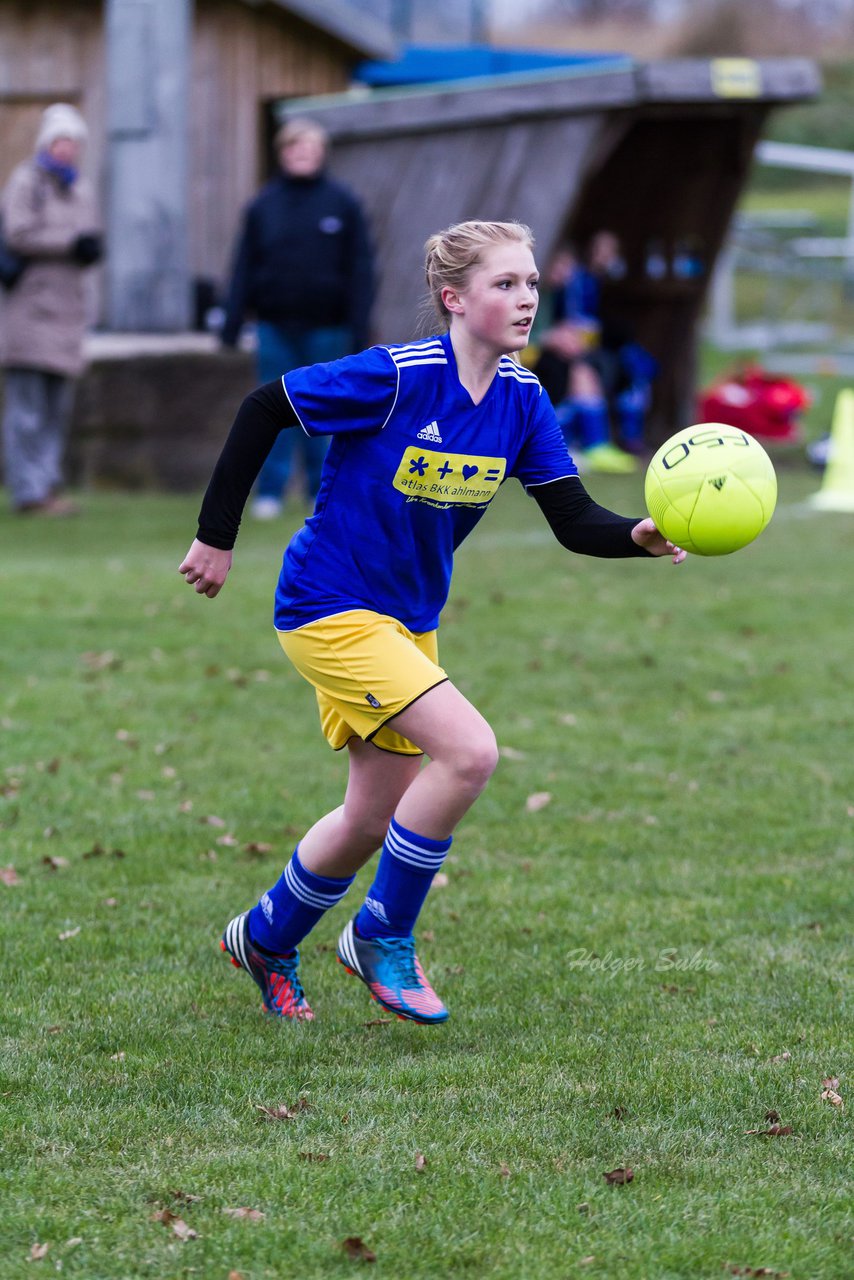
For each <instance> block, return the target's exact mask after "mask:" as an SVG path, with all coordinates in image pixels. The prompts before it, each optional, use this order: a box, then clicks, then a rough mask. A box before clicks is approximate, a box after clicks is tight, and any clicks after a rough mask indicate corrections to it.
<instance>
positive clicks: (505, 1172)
mask: <svg viewBox="0 0 854 1280" xmlns="http://www.w3.org/2000/svg"><path fill="white" fill-rule="evenodd" d="M498 1176H499V1178H509V1177H510V1170H509V1168H508V1167H507V1165H506V1164H505V1163H504V1161H503V1160H502V1162H501V1164H500V1165H499V1166H498Z"/></svg>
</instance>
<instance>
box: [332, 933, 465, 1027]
mask: <svg viewBox="0 0 854 1280" xmlns="http://www.w3.org/2000/svg"><path fill="white" fill-rule="evenodd" d="M338 962H339V964H343V966H344V968H345V969H346V970H347V972H348V973H352V974H353V976H354V977H356V978H361V979H362V981H363V982H364V984H365V986H366V987H367V988H368V990H369V991H370V993H371V996H372V998H373V999H374V1000H376V1002H377V1004H380V1005H382V1007H383V1008H384V1009H388V1010H389V1012H390V1013H396V1014H397V1016H398V1018H401V1019H403V1020H404V1021H409V1022H421V1023H424V1024H428V1025H429V1024H433V1023H437V1022H445V1021H446V1019H447V1017H448V1010H447V1009H446V1008H445V1006H444V1005H443V1004H442V1001H441V1000H440V999H439V997H438V996H437V995H436V992H435V991H434V990H433V988H432V987H431V986H430V983H429V982H428V981H427V979H426V978H425V976H424V970H423V969H422V968H421V963H420V961H419V959H418V957H417V955H416V954H415V939H414V938H413V937H412V936H411V935H410V936H409V937H406V938H362V937H360V936H359V934H358V933H357V932H356V929H355V922H354V921H353V920H351V921H350V923H349V924H348V925H347V927H346V928H345V929H344V931H343V933H342V934H341V937H340V938H339V939H338Z"/></svg>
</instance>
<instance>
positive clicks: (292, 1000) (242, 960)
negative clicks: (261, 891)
mask: <svg viewBox="0 0 854 1280" xmlns="http://www.w3.org/2000/svg"><path fill="white" fill-rule="evenodd" d="M248 915H249V912H248V911H245V912H244V913H243V915H241V916H235V917H234V919H233V920H232V921H230V922H229V924H227V925H226V928H225V933H224V934H223V935H222V941H221V942H220V944H219V945H220V947H221V948H222V950H223V951H224V952H225V953H226V955H227V956H229V957H230V958H231V963H232V964H233V965H234V967H235V968H236V969H245V970H246V972H247V973H248V974H249V976H250V978H252V979H253V980H254V981H255V982H257V984H258V986H259V987H260V989H261V998H262V1000H263V1001H264V1008H265V1009H266V1010H267V1012H268V1013H271V1014H272V1015H273V1016H274V1017H276V1018H293V1019H295V1020H296V1021H299V1022H310V1021H311V1020H312V1018H313V1017H314V1014H313V1012H312V1010H311V1008H310V1006H309V1003H308V1001H307V1000H306V998H305V992H304V991H303V989H302V983H301V982H300V980H299V952H298V951H292V952H291V954H290V955H287V956H274V955H272V954H270V953H269V952H266V951H259V950H258V948H257V947H256V946H254V945H253V943H252V939H251V938H250V937H249V930H248V928H247V924H246V921H247V917H248Z"/></svg>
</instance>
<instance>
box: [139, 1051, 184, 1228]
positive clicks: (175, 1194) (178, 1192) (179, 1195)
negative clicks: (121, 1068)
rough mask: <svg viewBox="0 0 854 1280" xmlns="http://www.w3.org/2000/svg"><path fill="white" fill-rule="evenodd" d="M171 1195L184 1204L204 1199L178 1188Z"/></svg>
mask: <svg viewBox="0 0 854 1280" xmlns="http://www.w3.org/2000/svg"><path fill="white" fill-rule="evenodd" d="M122 1057H124V1054H122ZM169 1194H170V1196H171V1197H172V1199H173V1200H182V1201H183V1202H184V1204H198V1202H199V1201H200V1200H201V1198H202V1197H201V1196H193V1195H190V1192H189V1191H181V1190H180V1188H178V1187H173V1189H172V1190H171V1191H170V1192H169Z"/></svg>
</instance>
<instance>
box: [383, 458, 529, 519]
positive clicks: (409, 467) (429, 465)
mask: <svg viewBox="0 0 854 1280" xmlns="http://www.w3.org/2000/svg"><path fill="white" fill-rule="evenodd" d="M506 469H507V459H506V458H484V457H481V456H480V455H479V454H470V453H442V452H436V451H435V450H433V449H420V448H415V447H410V448H409V449H407V450H406V452H405V453H404V455H403V457H402V458H401V460H400V466H399V467H398V468H397V474H396V475H395V477H394V482H393V483H394V487H395V489H399V490H400V492H401V493H405V494H406V495H407V497H409V498H413V499H415V500H416V501H418V500H420V501H422V502H435V503H437V504H439V505H441V506H446V505H447V506H456V504H457V503H470V504H473V505H480V506H482V505H483V504H484V503H486V502H489V501H490V499H491V498H494V497H495V495H496V493H497V492H498V486H499V485H500V484H501V481H502V480H503V479H504V472H505V471H506Z"/></svg>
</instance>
